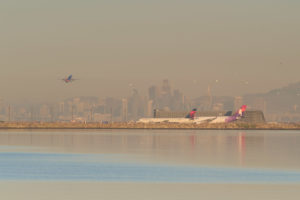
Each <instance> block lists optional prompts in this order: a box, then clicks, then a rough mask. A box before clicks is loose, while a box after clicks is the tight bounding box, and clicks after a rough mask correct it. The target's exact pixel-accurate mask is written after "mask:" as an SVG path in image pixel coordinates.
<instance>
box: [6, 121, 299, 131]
mask: <svg viewBox="0 0 300 200" xmlns="http://www.w3.org/2000/svg"><path fill="white" fill-rule="evenodd" d="M0 129H199V130H201V129H202V130H210V129H211V130H300V123H219V124H193V123H187V124H183V123H123V122H113V123H99V122H92V123H79V122H75V123H74V122H1V123H0Z"/></svg>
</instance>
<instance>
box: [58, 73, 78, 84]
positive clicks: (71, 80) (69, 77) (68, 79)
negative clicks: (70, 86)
mask: <svg viewBox="0 0 300 200" xmlns="http://www.w3.org/2000/svg"><path fill="white" fill-rule="evenodd" d="M61 80H62V81H64V82H65V83H70V82H73V81H76V80H78V79H74V78H72V74H71V75H70V76H68V77H66V78H63V79H61Z"/></svg>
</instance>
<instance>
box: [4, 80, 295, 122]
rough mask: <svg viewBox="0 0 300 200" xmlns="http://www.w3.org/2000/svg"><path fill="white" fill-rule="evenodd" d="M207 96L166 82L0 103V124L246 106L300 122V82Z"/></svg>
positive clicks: (125, 117) (278, 118) (131, 117)
mask: <svg viewBox="0 0 300 200" xmlns="http://www.w3.org/2000/svg"><path fill="white" fill-rule="evenodd" d="M207 89H208V91H207V94H206V95H203V96H198V97H196V98H191V97H189V96H187V95H185V93H184V92H182V91H180V90H178V89H177V88H175V87H173V85H171V84H170V82H169V81H168V80H167V79H165V80H162V81H161V83H160V84H158V85H157V84H156V85H150V86H149V87H148V90H147V94H146V95H144V94H143V93H140V92H139V91H138V90H137V89H135V88H132V91H131V93H130V94H128V95H127V96H124V97H121V98H119V97H103V96H102V97H99V96H77V97H71V98H66V99H63V100H58V101H56V102H54V103H49V102H40V103H33V102H31V103H28V102H22V103H19V104H13V103H10V102H5V101H4V100H3V99H0V100H1V101H0V121H79V122H86V121H87V122H101V121H106V122H110V121H119V122H120V121H123V122H125V121H132V120H133V121H136V120H138V119H139V118H142V117H152V116H153V114H154V110H155V109H159V110H162V111H167V112H188V111H190V110H191V109H193V108H197V109H198V111H199V112H200V113H205V112H207V111H209V112H210V111H214V112H224V111H225V112H228V111H232V113H234V112H235V111H236V110H237V109H238V108H239V107H240V106H241V105H243V104H246V105H247V107H248V108H249V109H250V110H258V111H262V112H263V113H264V114H265V116H266V119H267V120H270V121H289V122H292V121H299V120H300V109H299V108H300V105H299V100H300V82H298V83H294V84H289V85H288V86H285V87H281V88H276V89H273V90H271V91H269V92H267V93H257V94H248V95H243V96H215V95H213V94H212V93H211V90H210V88H207Z"/></svg>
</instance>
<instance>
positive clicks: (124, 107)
mask: <svg viewBox="0 0 300 200" xmlns="http://www.w3.org/2000/svg"><path fill="white" fill-rule="evenodd" d="M122 120H123V121H124V122H126V121H127V120H128V100H127V99H125V98H124V99H122Z"/></svg>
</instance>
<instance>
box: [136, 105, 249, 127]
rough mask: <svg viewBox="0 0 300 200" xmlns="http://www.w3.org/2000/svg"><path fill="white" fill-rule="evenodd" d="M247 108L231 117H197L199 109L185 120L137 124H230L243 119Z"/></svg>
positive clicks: (158, 119) (154, 119) (167, 119)
mask: <svg viewBox="0 0 300 200" xmlns="http://www.w3.org/2000/svg"><path fill="white" fill-rule="evenodd" d="M246 108H247V106H246V105H243V106H242V107H241V108H240V109H239V110H238V111H237V112H236V113H235V114H234V115H231V116H208V117H195V114H196V112H197V109H193V110H192V111H191V112H190V113H189V114H188V115H187V116H186V117H185V118H141V119H139V120H138V121H137V122H141V123H162V122H169V123H196V124H202V123H229V122H233V121H236V120H239V119H240V118H242V117H243V115H244V112H245V111H246Z"/></svg>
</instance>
